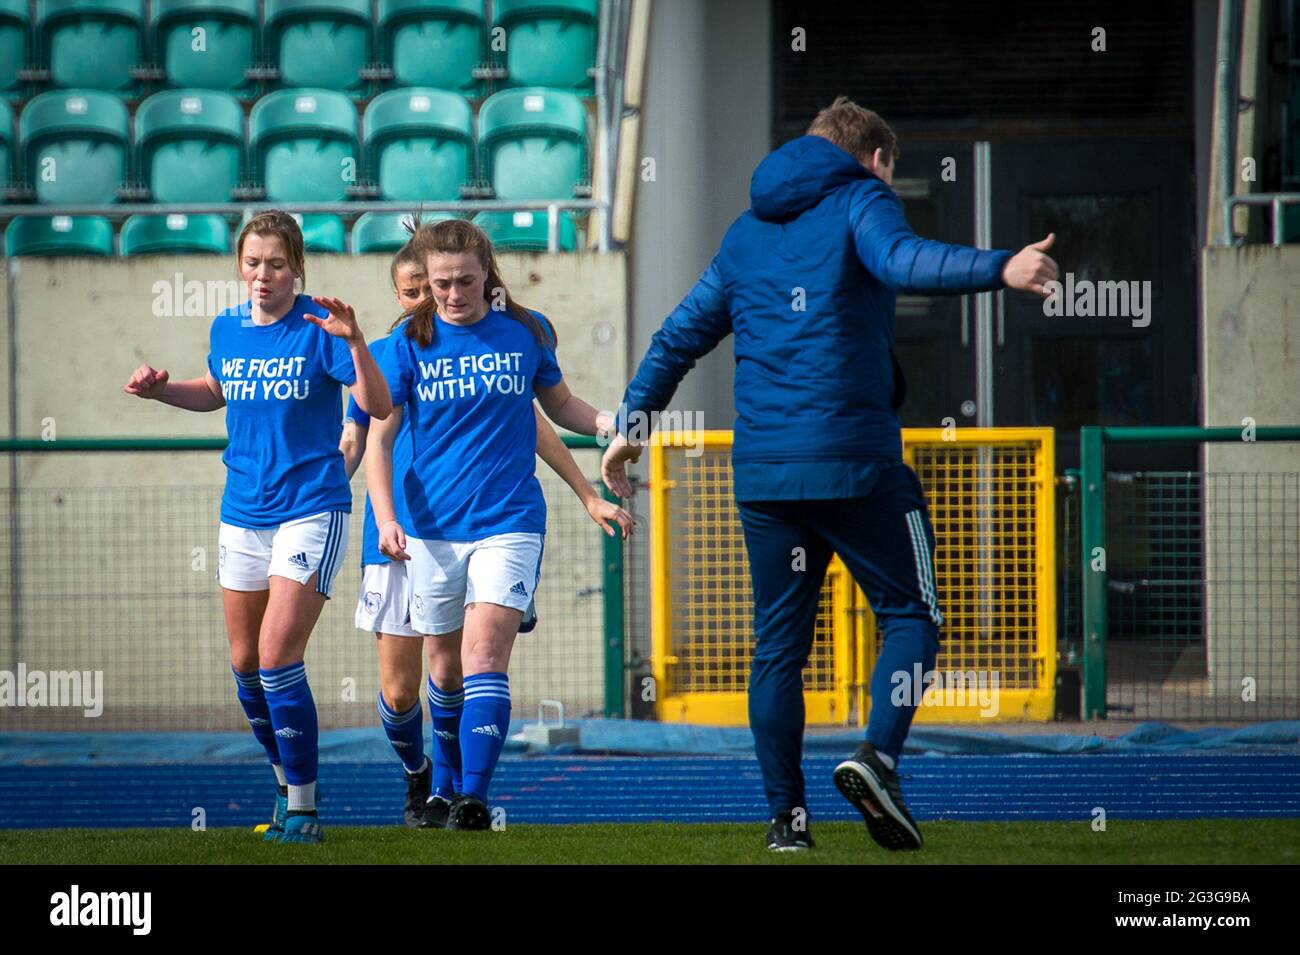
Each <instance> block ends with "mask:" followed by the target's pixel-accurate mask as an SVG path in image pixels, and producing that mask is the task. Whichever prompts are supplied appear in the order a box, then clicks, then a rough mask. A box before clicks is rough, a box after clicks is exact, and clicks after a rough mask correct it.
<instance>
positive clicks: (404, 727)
mask: <svg viewBox="0 0 1300 955" xmlns="http://www.w3.org/2000/svg"><path fill="white" fill-rule="evenodd" d="M377 708H378V710H379V722H381V723H382V724H383V725H384V734H385V735H386V736H387V737H388V742H390V743H392V744H393V752H395V753H397V758H398V759H400V760H401V761H402V765H403V766H405V767H406V771H407V772H408V773H418V772H419V771H420V770H422V769H423V768H424V709H423V708H422V707H421V706H420V701H419V700H418V699H417V700H416V701H415V702H414V703H413V704H411V706H410V707H409V708H408V709H407V710H406V712H405V713H395V712H393V708H392V707H391V706H389V705H388V701H387V700H385V699H384V691H383V690H380V691H379V704H378V707H377Z"/></svg>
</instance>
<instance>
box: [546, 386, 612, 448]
mask: <svg viewBox="0 0 1300 955" xmlns="http://www.w3.org/2000/svg"><path fill="white" fill-rule="evenodd" d="M537 400H538V402H539V403H540V404H541V406H542V410H543V411H545V412H546V416H547V417H548V418H550V419H551V420H552V421H554V422H555V423H556V424H557V425H559V426H560V427H561V428H565V429H566V430H568V431H573V432H575V433H577V434H588V435H591V434H598V433H600V432H601V431H602V430H604V431H608V430H609V428H610V420H609V416H608V415H602V414H601V413H600V412H598V411H597V410H596V409H595V408H593V407H592V406H591V405H589V404H587V402H585V401H583V400H582V399H581V398H579V397H578V396H577V395H575V394H574V393H573V392H571V391H569V386H568V385H567V384H565V383H564V382H563V381H561V382H560V383H558V384H556V385H552V386H551V387H549V388H538V389H537Z"/></svg>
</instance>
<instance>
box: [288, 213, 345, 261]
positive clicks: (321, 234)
mask: <svg viewBox="0 0 1300 955" xmlns="http://www.w3.org/2000/svg"><path fill="white" fill-rule="evenodd" d="M293 217H294V218H295V219H297V220H298V226H299V227H300V228H301V229H302V244H303V247H304V248H305V249H306V250H307V251H308V252H327V253H330V254H337V255H342V254H343V253H344V252H346V251H347V233H346V230H345V229H344V228H343V220H342V219H340V218H339V217H338V216H333V215H306V216H304V215H298V214H297V213H295V214H294V216H293Z"/></svg>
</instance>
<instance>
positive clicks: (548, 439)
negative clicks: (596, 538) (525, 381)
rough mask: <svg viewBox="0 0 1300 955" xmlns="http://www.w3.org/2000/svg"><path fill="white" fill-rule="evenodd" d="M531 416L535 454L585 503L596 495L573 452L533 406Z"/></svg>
mask: <svg viewBox="0 0 1300 955" xmlns="http://www.w3.org/2000/svg"><path fill="white" fill-rule="evenodd" d="M533 417H534V418H536V420H537V454H538V457H540V458H541V459H542V460H543V461H545V462H546V466H547V467H549V468H550V469H551V470H552V471H554V472H555V473H556V474H557V475H559V477H560V478H561V480H563V481H564V483H565V484H567V485H569V487H570V488H572V490H573V493H574V494H576V495H578V500H580V501H582V503H583V504H586V503H587V502H588V501H590V500H591V499H592V498H593V497H598V496H599V495H597V494H596V491H595V489H594V488H593V487H592V486H591V485H590V484H588V483H587V479H586V478H585V477H584V476H583V474H582V469H581V468H580V467H578V462H577V461H576V460H574V457H573V452H572V451H570V450H569V449H568V448H567V447H565V445H564V441H563V440H562V439H561V438H560V436H559V435H558V434H557V433H556V432H555V429H554V428H552V427H551V426H550V424H549V423H548V422H547V421H546V419H544V418H543V417H542V413H541V412H540V411H538V410H537V407H536V406H535V405H534V407H533Z"/></svg>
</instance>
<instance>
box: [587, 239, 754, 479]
mask: <svg viewBox="0 0 1300 955" xmlns="http://www.w3.org/2000/svg"><path fill="white" fill-rule="evenodd" d="M729 334H731V313H730V312H728V311H727V297H726V294H725V292H724V291H723V288H722V274H721V271H720V270H719V268H718V260H717V257H716V256H715V257H714V259H713V261H712V262H710V263H709V267H708V268H707V269H705V270H704V274H703V275H701V276H700V278H699V280H698V281H697V282H696V283H695V285H694V286H693V287H692V288H691V290H690V291H689V292H688V293H686V297H685V298H684V299H682V300H681V303H680V304H678V306H677V307H676V308H675V309H673V310H672V312H671V313H670V314H669V316H668V317H667V318H666V319H665V320H664V323H663V325H662V326H661V327H660V329H659V331H657V332H655V333H654V336H653V337H652V338H651V339H650V347H649V348H648V349H647V350H646V353H645V357H643V358H642V359H641V364H640V365H639V366H638V367H637V370H636V376H635V377H634V378H633V379H632V382H631V384H629V385H628V386H627V391H625V392H624V393H623V400H622V401H621V402H620V403H619V408H618V414H617V416H616V417H615V427H616V429H617V431H618V433H617V434H616V435H615V436H614V440H613V441H612V442H611V443H610V445H609V447H608V448H607V449H606V450H605V456H604V457H603V458H602V459H601V462H600V475H601V477H602V478H603V479H604V481H605V486H606V487H608V488H609V489H610V490H611V491H613V492H614V493H615V494H617V495H618V496H619V497H622V498H628V497H631V496H632V483H631V481H629V480H628V476H627V465H628V464H630V463H635V462H636V461H638V460H640V458H641V446H642V444H643V443H644V440H645V439H646V438H648V437H649V434H648V431H647V429H646V427H645V425H644V424H643V425H642V426H641V427H639V428H637V429H636V430H637V432H638V433H637V434H636V438H637V440H635V441H633V440H631V439H630V438H629V428H630V427H631V422H632V421H635V420H638V419H639V420H644V416H645V415H647V414H650V413H653V412H656V411H663V409H664V408H666V407H667V406H668V402H670V401H671V400H672V398H673V393H674V392H676V391H677V386H678V385H679V384H681V381H682V379H683V378H685V377H686V373H687V372H688V371H690V370H691V369H692V368H694V367H695V363H696V362H697V361H699V360H700V359H701V358H703V357H704V356H705V355H707V354H708V353H709V352H711V351H713V349H714V348H716V347H717V345H718V342H720V341H722V340H723V339H724V338H726V337H727V336H728V335H729ZM634 415H635V416H636V418H634V417H633V416H634Z"/></svg>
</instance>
